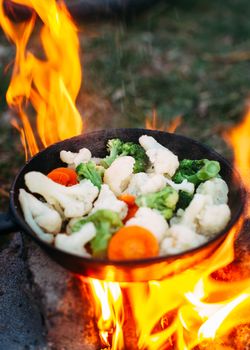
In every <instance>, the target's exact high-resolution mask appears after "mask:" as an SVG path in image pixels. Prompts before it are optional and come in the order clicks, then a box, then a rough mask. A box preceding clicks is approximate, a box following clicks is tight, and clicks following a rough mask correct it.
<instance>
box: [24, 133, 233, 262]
mask: <svg viewBox="0 0 250 350" xmlns="http://www.w3.org/2000/svg"><path fill="white" fill-rule="evenodd" d="M107 151H108V154H107V156H106V157H105V158H103V159H100V158H95V157H92V154H91V152H90V151H89V150H88V149H86V148H83V149H81V150H80V151H79V152H78V153H73V152H70V151H61V153H60V158H61V160H62V161H63V162H64V163H66V165H65V167H60V168H57V169H54V170H53V171H51V172H50V173H49V174H42V173H40V172H35V171H33V172H29V173H27V174H26V175H25V184H26V187H27V189H28V190H29V191H30V192H27V191H26V190H25V189H20V193H19V201H20V204H21V207H22V210H23V215H24V218H25V220H26V222H27V223H28V224H29V225H30V227H31V228H32V230H33V231H34V232H35V233H36V234H37V235H38V237H39V238H40V239H41V240H44V241H46V242H47V243H50V244H54V245H55V247H57V248H58V249H61V250H63V251H66V252H69V253H72V254H75V255H79V256H85V257H94V258H108V259H111V260H128V259H144V258H150V257H154V256H158V255H169V254H170V255H171V254H176V253H180V252H183V251H186V250H189V249H191V248H194V247H197V246H199V245H202V244H203V243H205V242H206V241H208V240H210V239H211V238H212V237H213V236H214V235H215V234H217V233H218V232H220V231H221V230H222V229H223V228H224V227H225V226H226V225H227V223H228V221H229V220H230V209H229V206H228V204H227V202H228V186H227V184H226V182H225V181H224V180H223V179H222V178H221V176H220V164H219V162H217V161H215V160H208V159H199V160H191V159H183V160H181V161H179V159H178V157H177V156H176V155H175V154H174V153H173V152H171V151H170V150H169V149H167V148H166V147H164V146H163V145H161V144H159V143H158V142H157V140H155V139H154V138H153V137H151V136H147V135H143V136H141V137H140V138H139V143H133V142H124V141H122V140H120V139H112V140H109V141H108V143H107Z"/></svg>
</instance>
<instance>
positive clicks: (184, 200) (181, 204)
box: [177, 191, 194, 209]
mask: <svg viewBox="0 0 250 350" xmlns="http://www.w3.org/2000/svg"><path fill="white" fill-rule="evenodd" d="M193 196H194V195H193V194H191V193H188V192H186V191H179V200H178V202H177V209H179V208H181V209H186V208H187V207H188V206H189V204H190V202H191V200H192V199H193Z"/></svg>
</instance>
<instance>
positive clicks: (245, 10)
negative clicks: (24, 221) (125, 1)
mask: <svg viewBox="0 0 250 350" xmlns="http://www.w3.org/2000/svg"><path fill="white" fill-rule="evenodd" d="M249 15H250V3H249V1H248V0H228V1H226V2H225V1H216V2H214V1H208V0H206V1H205V0H204V1H198V0H192V1H188V4H187V2H186V1H185V0H176V1H162V2H160V3H158V4H157V5H156V6H155V7H153V8H152V9H150V10H149V11H147V12H145V13H143V14H141V15H140V16H137V17H136V18H130V19H126V21H112V22H111V21H109V22H108V21H105V22H104V21H96V22H95V23H93V22H92V23H88V22H84V23H83V22H82V23H79V28H80V32H79V36H80V43H81V59H82V66H83V72H84V81H83V84H82V88H81V91H80V94H79V98H78V107H79V110H80V112H81V114H82V116H83V118H84V121H85V127H86V129H85V130H92V129H97V128H99V129H100V128H104V127H118V126H119V127H120V126H124V127H142V126H144V125H145V117H146V116H148V117H151V116H152V113H153V110H155V111H156V113H157V116H158V124H159V125H162V124H164V125H167V124H169V123H170V122H171V121H172V120H173V119H174V118H176V117H177V116H182V124H181V125H180V126H179V127H178V129H177V132H178V133H180V134H184V135H186V136H189V137H192V138H195V139H198V140H200V141H202V142H203V143H206V144H208V145H210V146H212V147H213V148H215V149H216V150H217V151H219V152H220V153H222V154H223V155H224V156H226V157H229V158H231V152H230V149H229V148H228V147H227V145H226V144H225V142H224V141H223V139H222V137H221V135H222V133H223V131H224V130H225V129H227V128H228V127H230V126H232V125H235V124H236V123H237V122H238V121H239V120H240V119H241V118H242V116H243V115H244V113H245V111H246V108H247V105H248V98H249V92H250V76H249V71H250V21H249ZM37 38H38V37H35V39H34V38H33V40H37ZM0 44H1V46H0V61H1V67H0V68H1V79H0V81H1V84H0V94H1V98H0V108H1V118H0V150H1V151H0V164H1V172H0V191H1V192H0V201H1V202H0V209H1V210H5V209H6V208H7V205H8V191H9V188H10V184H11V182H12V180H13V178H14V176H15V174H16V173H17V172H18V169H19V168H20V167H21V166H22V165H23V164H24V162H25V160H24V153H23V151H22V146H21V143H20V141H19V135H18V132H17V131H16V130H15V129H14V128H13V127H12V126H11V125H10V119H11V117H10V113H9V112H8V109H7V107H6V104H5V102H4V94H5V91H6V88H7V86H8V80H9V76H10V72H11V69H9V70H7V72H6V70H5V69H4V67H5V66H6V64H8V63H10V62H11V61H12V59H13V57H14V56H13V55H14V49H13V48H12V47H11V46H10V44H9V43H8V42H7V41H6V40H5V38H4V37H3V35H2V36H1V37H0ZM66 49H67V48H66Z"/></svg>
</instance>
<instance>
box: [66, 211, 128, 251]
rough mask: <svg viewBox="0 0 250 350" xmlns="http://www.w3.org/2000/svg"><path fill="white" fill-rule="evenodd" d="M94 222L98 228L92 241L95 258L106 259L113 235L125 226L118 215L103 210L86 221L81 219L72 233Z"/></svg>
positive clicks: (74, 226)
mask: <svg viewBox="0 0 250 350" xmlns="http://www.w3.org/2000/svg"><path fill="white" fill-rule="evenodd" d="M88 222H92V223H93V224H94V225H95V228H96V231H97V232H96V236H95V237H94V238H93V239H92V240H91V241H90V246H91V250H92V255H93V257H99V258H101V257H105V256H106V253H107V248H108V243H109V240H110V238H111V237H112V235H113V234H114V233H115V232H116V231H118V230H119V228H121V227H122V226H123V223H122V221H121V219H120V216H119V214H118V213H116V212H114V211H112V210H107V209H101V210H98V211H96V212H95V213H94V214H92V215H90V216H88V217H87V218H86V219H80V220H79V221H77V222H76V223H75V224H74V225H73V227H72V231H73V232H77V231H79V230H80V229H81V227H82V226H83V225H85V224H86V223H88Z"/></svg>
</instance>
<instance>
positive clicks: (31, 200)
mask: <svg viewBox="0 0 250 350" xmlns="http://www.w3.org/2000/svg"><path fill="white" fill-rule="evenodd" d="M19 202H20V205H21V208H22V211H23V215H24V219H25V221H26V222H27V223H28V224H29V226H30V227H31V228H32V230H33V231H34V232H35V233H36V234H37V236H38V237H39V238H40V239H41V240H42V241H44V242H47V243H52V242H53V239H54V237H53V233H58V232H59V231H60V230H61V225H62V219H61V217H60V215H59V214H58V212H57V211H56V210H54V209H52V208H50V207H49V206H48V205H47V204H46V203H43V202H41V201H39V200H38V199H37V198H36V197H34V196H33V195H32V194H30V193H28V192H26V191H25V190H24V189H22V188H21V189H20V191H19ZM44 231H45V232H44Z"/></svg>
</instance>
